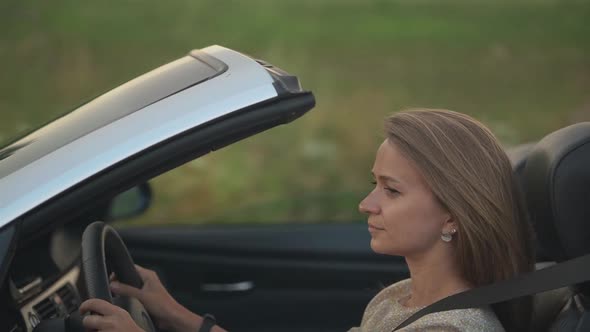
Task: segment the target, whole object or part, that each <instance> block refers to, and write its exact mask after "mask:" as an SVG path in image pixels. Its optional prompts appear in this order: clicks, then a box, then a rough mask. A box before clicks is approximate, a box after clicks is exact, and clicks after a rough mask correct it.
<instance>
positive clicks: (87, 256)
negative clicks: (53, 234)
mask: <svg viewBox="0 0 590 332" xmlns="http://www.w3.org/2000/svg"><path fill="white" fill-rule="evenodd" d="M107 265H108V266H109V267H110V268H111V270H112V271H113V272H114V273H115V275H116V276H117V279H118V280H119V281H121V282H122V283H125V284H128V285H131V286H133V287H136V288H141V287H142V286H143V281H142V280H141V278H140V277H139V274H138V273H137V270H136V269H135V265H134V264H133V260H132V259H131V255H130V254H129V251H128V250H127V247H126V246H125V243H123V240H122V239H121V237H120V236H119V234H118V233H117V232H116V231H115V229H114V228H113V227H111V226H109V225H107V224H105V223H103V222H101V221H97V222H93V223H92V224H90V225H88V227H86V229H85V230H84V234H83V235H82V271H83V274H84V280H85V281H86V287H87V290H88V296H89V298H97V299H102V300H105V301H107V302H109V303H112V304H115V305H117V306H119V307H121V308H123V309H125V310H126V311H127V312H129V315H131V318H133V320H134V321H135V323H137V325H139V327H141V328H142V329H143V330H144V331H146V332H157V329H156V328H155V326H154V324H153V322H152V319H151V318H150V316H149V314H148V312H147V311H146V310H145V307H144V306H143V304H141V302H139V300H137V299H135V298H132V297H116V298H115V299H113V297H112V296H111V291H110V288H109V276H108V273H107V271H108V270H107Z"/></svg>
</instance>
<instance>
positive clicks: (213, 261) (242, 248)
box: [120, 223, 408, 331]
mask: <svg viewBox="0 0 590 332" xmlns="http://www.w3.org/2000/svg"><path fill="white" fill-rule="evenodd" d="M120 234H121V236H122V237H123V239H124V241H125V242H126V244H127V246H128V247H129V250H130V252H131V254H132V256H133V257H134V259H135V261H136V263H138V264H140V265H143V266H145V267H148V268H151V269H153V270H155V271H157V273H158V275H159V276H160V278H161V279H162V281H163V282H164V284H165V285H166V286H167V288H168V289H169V291H170V292H171V294H172V296H173V297H174V298H176V299H177V300H178V301H179V302H180V303H182V304H184V305H185V306H187V307H188V308H189V309H190V310H192V311H194V312H196V313H200V314H203V313H212V314H214V315H215V316H216V317H217V319H218V321H219V322H220V325H221V326H223V327H224V328H226V329H229V330H232V331H234V330H235V331H345V330H347V329H348V328H350V327H352V326H358V325H359V323H360V320H361V318H362V313H363V311H364V308H365V306H366V305H367V303H368V302H369V300H370V299H371V298H372V297H373V296H374V295H375V294H376V293H377V292H378V291H379V290H380V289H382V288H383V286H384V285H388V284H391V283H392V282H395V281H398V280H401V279H403V278H406V277H407V275H408V273H407V268H406V265H405V262H404V260H403V258H401V257H392V256H382V255H377V254H375V253H373V252H372V251H371V249H370V247H369V241H370V238H369V234H368V232H367V229H366V224H364V223H356V224H354V223H352V224H315V225H313V224H312V225H309V224H308V225H300V224H274V225H249V226H243V225H241V226H236V225H225V226H220V225H209V226H200V227H197V226H175V227H171V226H168V227H145V226H144V227H129V228H123V229H120Z"/></svg>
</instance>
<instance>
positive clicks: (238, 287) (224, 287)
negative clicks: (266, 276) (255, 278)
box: [201, 281, 254, 293]
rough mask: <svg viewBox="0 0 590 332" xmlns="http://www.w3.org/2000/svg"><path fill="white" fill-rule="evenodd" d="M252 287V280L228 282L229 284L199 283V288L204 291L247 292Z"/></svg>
mask: <svg viewBox="0 0 590 332" xmlns="http://www.w3.org/2000/svg"><path fill="white" fill-rule="evenodd" d="M252 289H254V282H252V281H240V282H235V283H229V284H223V283H220V284H215V283H213V284H210V283H206V284H202V285H201V290H202V291H204V292H229V293H234V292H247V291H249V290H252Z"/></svg>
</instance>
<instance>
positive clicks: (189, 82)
mask: <svg viewBox="0 0 590 332" xmlns="http://www.w3.org/2000/svg"><path fill="white" fill-rule="evenodd" d="M225 69H226V67H225V65H224V64H223V63H222V62H220V61H219V60H217V59H214V58H212V57H210V56H206V55H205V54H202V53H200V52H198V51H195V52H192V53H191V56H186V57H183V58H181V59H179V60H176V61H174V62H171V63H169V64H167V65H164V66H162V67H160V68H157V69H155V70H153V71H151V72H149V73H147V74H145V75H143V76H140V77H138V78H136V79H134V80H132V81H129V82H127V83H126V84H123V85H122V86H120V87H118V88H116V89H113V90H111V91H109V92H107V93H106V94H104V95H102V96H100V97H98V98H95V99H93V100H91V101H90V102H88V103H86V104H84V105H82V106H80V107H78V108H77V109H75V110H74V111H72V112H70V113H68V114H67V115H65V116H62V117H61V118H59V119H57V120H56V121H54V122H52V123H50V124H49V125H47V126H45V127H42V128H41V129H38V130H36V131H34V132H32V133H31V134H29V135H27V136H25V137H24V138H21V139H19V140H18V141H16V142H14V143H13V144H10V145H9V146H7V147H5V148H4V149H2V150H0V178H3V177H5V176H7V175H9V174H11V173H13V172H14V171H16V170H18V169H19V168H22V167H24V166H26V165H28V164H30V163H31V162H33V161H35V160H37V159H39V158H41V157H43V156H44V155H46V154H48V153H50V152H52V151H54V150H57V149H59V148H60V147H62V146H64V145H66V144H68V143H70V142H72V141H74V140H76V139H77V138H80V137H82V136H84V135H87V134H88V133H91V132H93V131H95V130H97V129H99V128H101V127H103V126H105V125H107V124H109V123H112V122H114V121H116V120H117V119H120V118H123V117H125V116H127V115H129V114H131V113H133V112H136V111H138V110H140V109H142V108H144V107H146V106H148V105H150V104H152V103H154V102H156V101H158V100H160V99H163V98H165V97H167V96H169V95H172V94H174V93H177V92H179V91H182V90H184V89H186V88H188V87H190V86H193V85H195V84H198V83H200V82H203V81H205V80H208V79H210V78H212V77H215V76H217V75H219V74H220V73H222V72H223V71H225Z"/></svg>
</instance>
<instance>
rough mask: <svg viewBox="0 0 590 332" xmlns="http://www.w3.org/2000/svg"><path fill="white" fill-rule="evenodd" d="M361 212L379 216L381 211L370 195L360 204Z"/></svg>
mask: <svg viewBox="0 0 590 332" xmlns="http://www.w3.org/2000/svg"><path fill="white" fill-rule="evenodd" d="M359 211H360V212H361V213H366V214H378V213H379V211H380V210H379V205H377V204H376V202H375V201H374V200H373V199H372V197H371V194H369V195H367V197H365V199H363V200H362V201H361V202H360V203H359Z"/></svg>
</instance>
